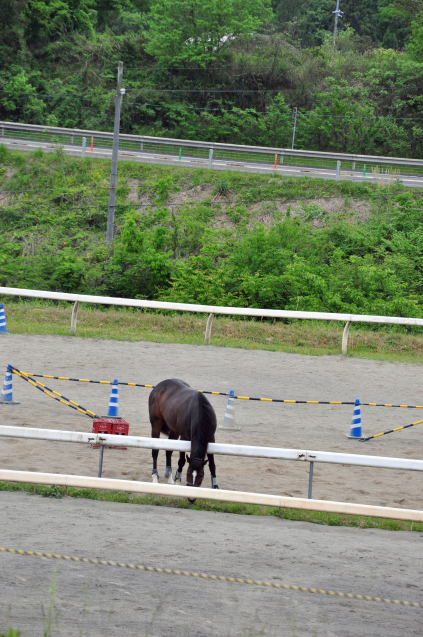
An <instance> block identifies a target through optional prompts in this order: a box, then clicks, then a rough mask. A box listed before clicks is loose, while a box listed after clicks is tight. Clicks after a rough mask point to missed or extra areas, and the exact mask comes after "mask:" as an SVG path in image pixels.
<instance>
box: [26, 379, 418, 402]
mask: <svg viewBox="0 0 423 637" xmlns="http://www.w3.org/2000/svg"><path fill="white" fill-rule="evenodd" d="M21 374H22V375H23V376H31V377H37V378H50V379H54V380H70V381H74V382H77V383H95V384H97V385H113V384H114V383H113V382H112V381H109V380H89V379H87V378H69V377H68V376H48V375H47V374H30V373H29V372H21ZM35 382H36V381H35ZM117 384H118V385H127V386H129V387H147V388H148V389H153V388H154V385H143V384H141V383H124V382H119V383H117ZM197 391H198V392H199V393H200V394H212V395H213V396H228V397H229V398H234V399H235V400H253V401H254V400H255V401H258V402H268V403H288V404H292V405H355V401H354V400H353V401H341V400H287V399H282V398H256V397H254V396H231V395H230V394H229V393H228V392H222V391H208V390H205V389H198V390H197ZM360 405H362V406H366V407H402V408H403V409H423V405H392V404H390V403H362V402H360Z"/></svg>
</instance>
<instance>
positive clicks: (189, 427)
mask: <svg viewBox="0 0 423 637" xmlns="http://www.w3.org/2000/svg"><path fill="white" fill-rule="evenodd" d="M148 409H149V414H150V423H151V436H152V438H160V433H161V432H163V433H164V434H166V435H168V436H169V440H178V438H180V439H181V440H190V441H191V456H189V455H187V460H188V463H189V466H188V470H187V485H188V486H192V487H199V486H200V485H201V483H202V482H203V479H204V465H205V464H207V462H208V463H209V469H210V474H211V486H212V489H218V488H219V487H218V485H217V478H216V465H215V462H214V456H213V454H212V453H207V445H208V443H209V442H214V435H215V432H216V414H215V411H214V409H213V407H212V406H211V404H210V403H209V401H208V400H207V398H206V397H205V396H204V394H201V393H199V392H198V391H196V390H195V389H193V388H192V387H190V386H189V385H188V383H186V382H185V381H183V380H178V379H177V378H170V379H168V380H162V381H161V382H160V383H159V384H158V385H156V386H155V387H154V389H153V390H152V392H151V393H150V396H149V398H148ZM206 453H207V460H205V456H206ZM158 455H159V451H158V449H153V450H152V456H153V470H152V472H151V475H152V476H153V482H158V481H159V473H158V471H157V457H158ZM184 465H185V452H183V451H181V452H180V453H179V462H178V469H177V471H176V472H175V479H174V481H175V482H181V478H182V469H183V468H184ZM165 478H169V482H170V483H173V482H174V481H173V479H172V451H166V472H165Z"/></svg>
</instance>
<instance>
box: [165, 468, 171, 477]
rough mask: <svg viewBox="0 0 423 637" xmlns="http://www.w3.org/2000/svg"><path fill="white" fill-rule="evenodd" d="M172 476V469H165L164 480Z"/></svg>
mask: <svg viewBox="0 0 423 637" xmlns="http://www.w3.org/2000/svg"><path fill="white" fill-rule="evenodd" d="M171 475H172V467H166V471H165V478H168V477H169V476H171Z"/></svg>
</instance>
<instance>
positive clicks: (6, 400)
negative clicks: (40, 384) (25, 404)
mask: <svg viewBox="0 0 423 637" xmlns="http://www.w3.org/2000/svg"><path fill="white" fill-rule="evenodd" d="M0 403H1V404H4V405H19V403H16V402H14V400H13V388H12V372H11V371H10V370H9V368H7V372H6V376H5V377H4V383H3V389H2V390H1V393H0Z"/></svg>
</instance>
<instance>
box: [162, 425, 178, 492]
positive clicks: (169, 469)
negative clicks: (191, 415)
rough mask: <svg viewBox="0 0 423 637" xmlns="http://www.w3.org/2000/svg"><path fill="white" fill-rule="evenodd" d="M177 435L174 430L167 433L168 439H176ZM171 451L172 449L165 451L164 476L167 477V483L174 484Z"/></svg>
mask: <svg viewBox="0 0 423 637" xmlns="http://www.w3.org/2000/svg"><path fill="white" fill-rule="evenodd" d="M178 438H179V436H178V434H177V433H176V432H175V431H171V432H170V434H169V440H178ZM172 453H173V451H166V472H165V478H169V480H168V482H169V484H175V482H174V480H173V478H172Z"/></svg>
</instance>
